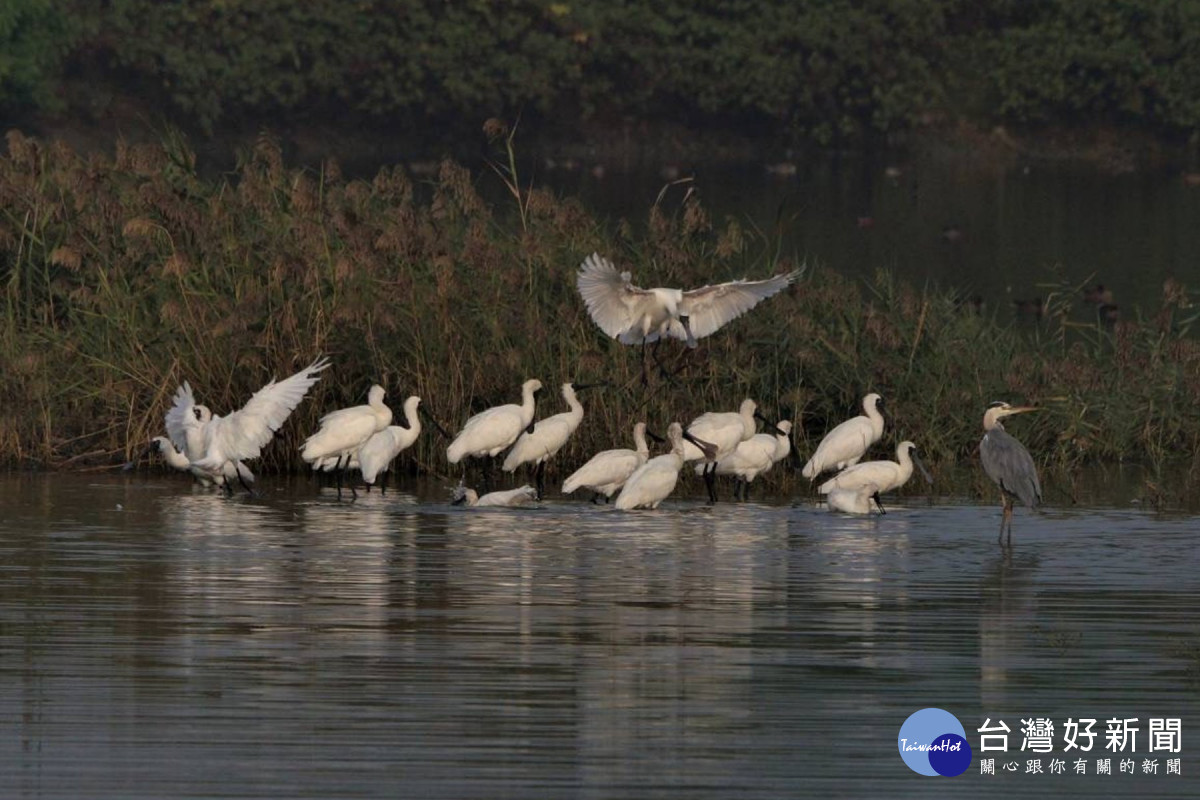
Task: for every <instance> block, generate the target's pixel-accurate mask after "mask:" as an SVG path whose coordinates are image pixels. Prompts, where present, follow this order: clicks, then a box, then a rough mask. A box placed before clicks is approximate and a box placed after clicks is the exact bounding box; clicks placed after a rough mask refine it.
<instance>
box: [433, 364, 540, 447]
mask: <svg viewBox="0 0 1200 800" xmlns="http://www.w3.org/2000/svg"><path fill="white" fill-rule="evenodd" d="M541 388H542V382H541V381H539V380H537V379H536V378H534V379H531V380H527V381H525V383H524V384H522V385H521V403H520V404H519V405H517V404H509V405H503V406H493V407H492V408H489V409H486V410H484V411H481V412H479V413H478V414H476V415H475V416H473V417H471V418H470V419H468V420H467V421H466V423H464V424H463V427H462V430H461V431H459V433H458V436H456V437H454V441H452V442H451V443H450V445H449V446H448V447H447V448H446V460H447V461H449V462H450V463H451V464H457V463H458V462H459V461H461V460H462V459H463V458H466V457H475V458H479V457H482V456H489V457H491V456H496V455H498V454H499V453H500V452H501V451H502V450H504V448H506V447H508V446H509V445H511V444H512V443H513V442H515V441H516V440H517V437H518V436H520V435H521V432H522V431H523V430H525V429H526V428H528V427H529V423H530V422H532V421H533V415H534V411H535V409H536V405H535V403H534V393H535V392H537V391H538V390H539V389H541Z"/></svg>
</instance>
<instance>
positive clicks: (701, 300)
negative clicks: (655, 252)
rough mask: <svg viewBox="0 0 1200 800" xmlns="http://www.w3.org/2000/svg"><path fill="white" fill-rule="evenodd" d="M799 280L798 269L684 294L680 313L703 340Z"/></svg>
mask: <svg viewBox="0 0 1200 800" xmlns="http://www.w3.org/2000/svg"><path fill="white" fill-rule="evenodd" d="M798 277H800V272H799V270H797V271H795V272H789V273H787V274H786V275H776V276H775V277H773V278H767V279H766V280H763V281H746V280H741V281H730V282H729V283H718V284H716V285H714V286H702V287H700V288H699V289H692V290H690V291H686V292H684V293H683V301H682V302H681V303H680V304H679V314H680V316H685V317H687V318H688V324H689V327H690V328H691V329H692V336H694V337H695V338H697V339H701V338H703V337H705V336H708V335H709V334H711V333H714V332H715V331H717V330H718V329H719V328H720V327H721V326H722V325H724V324H725V323H727V322H729V321H730V320H733V319H736V318H737V317H740V316H741V315H742V314H745V313H746V312H747V311H749V310H750V309H752V308H754V307H755V306H756V305H758V304H759V303H760V302H762V301H763V300H766V299H767V298H768V297H770V296H772V295H774V294H777V293H779V292H781V291H783V290H784V289H786V288H787V287H788V284H790V283H791V282H792V281H794V280H796V278H798ZM680 338H683V337H680Z"/></svg>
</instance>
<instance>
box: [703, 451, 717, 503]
mask: <svg viewBox="0 0 1200 800" xmlns="http://www.w3.org/2000/svg"><path fill="white" fill-rule="evenodd" d="M704 485H705V486H706V487H708V502H710V503H715V502H717V464H716V462H715V461H714V462H713V463H711V464H707V465H705V467H704Z"/></svg>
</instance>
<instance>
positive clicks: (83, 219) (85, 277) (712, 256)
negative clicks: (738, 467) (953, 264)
mask: <svg viewBox="0 0 1200 800" xmlns="http://www.w3.org/2000/svg"><path fill="white" fill-rule="evenodd" d="M492 133H493V135H495V136H496V137H497V141H498V142H499V143H500V146H501V149H500V151H499V152H498V153H497V155H498V158H499V161H498V163H497V167H496V170H495V174H493V173H491V172H488V173H485V174H484V175H479V176H473V175H471V174H470V173H469V172H468V171H467V170H465V169H464V168H462V167H460V166H457V165H455V164H454V163H452V162H445V163H443V164H442V165H441V168H440V171H439V173H438V175H437V177H436V179H433V180H431V181H429V182H414V180H413V179H411V178H410V177H409V176H408V175H406V174H405V173H404V172H403V171H402V170H401V169H399V168H385V169H383V170H381V171H380V172H379V173H378V174H377V175H375V177H374V178H373V179H371V180H346V179H344V178H343V177H342V176H341V174H340V173H339V170H338V167H337V165H336V164H335V163H333V162H329V163H326V164H325V165H324V167H323V168H322V169H320V170H318V171H308V170H301V169H295V168H290V167H289V166H288V165H287V164H286V163H284V160H283V158H282V156H281V154H280V151H279V148H278V147H277V145H276V144H275V143H274V142H273V141H272V140H270V139H268V138H263V139H260V141H259V142H258V143H257V145H256V146H255V147H254V148H253V150H252V151H251V152H248V153H246V154H245V155H244V157H243V159H242V163H241V164H240V166H239V167H238V169H237V170H236V172H235V173H234V174H232V175H229V176H226V177H224V178H221V179H218V180H205V179H202V178H200V177H198V176H197V173H196V170H195V165H194V157H193V156H192V153H191V152H190V151H189V150H188V148H187V146H186V143H185V142H184V141H183V140H182V139H180V138H171V139H167V140H166V141H164V142H163V143H162V144H159V145H136V146H126V145H122V146H120V147H119V148H118V149H117V151H116V152H115V154H114V155H113V156H111V157H110V156H106V155H99V154H95V153H91V154H87V155H81V154H80V153H77V152H74V151H72V150H71V149H69V148H68V147H66V146H64V145H61V144H46V143H43V142H39V141H36V140H33V139H30V138H27V137H25V136H23V135H21V134H19V133H16V132H11V133H9V134H8V156H7V157H6V158H4V159H2V160H0V287H2V295H0V303H3V307H4V316H3V327H2V328H0V363H3V364H4V365H5V366H4V369H3V370H0V459H3V461H4V462H5V463H8V464H10V465H16V464H20V465H45V466H52V467H57V466H75V467H80V466H87V465H104V464H119V463H120V462H122V461H124V460H126V459H128V458H131V457H133V456H135V455H137V454H138V453H139V452H140V451H141V450H142V448H144V447H145V445H146V443H147V442H148V441H149V439H150V437H152V436H154V435H157V434H159V433H160V432H161V431H162V425H163V422H162V420H163V414H164V412H165V410H166V408H167V406H168V404H169V400H170V396H171V395H172V393H173V392H174V390H175V387H176V386H177V385H178V384H179V383H180V382H181V381H183V380H185V379H186V380H188V381H190V382H191V384H192V386H193V387H194V388H195V389H196V391H197V394H198V397H200V398H201V402H204V403H206V404H208V405H210V406H211V407H213V408H214V409H215V410H217V412H218V413H222V412H228V411H229V410H232V409H234V408H236V407H238V406H240V405H241V404H242V403H243V402H244V401H245V400H246V399H247V398H248V397H249V396H250V394H251V393H253V392H254V391H255V390H257V389H258V388H259V387H260V386H261V385H262V384H264V383H265V382H266V381H267V380H268V379H270V378H271V377H273V376H277V377H282V376H285V375H287V374H290V373H291V372H293V371H295V370H297V369H299V368H301V367H302V366H304V365H306V364H308V363H309V362H310V361H311V360H312V359H313V358H314V357H315V356H316V355H317V354H319V353H326V354H329V355H331V356H332V357H333V359H334V361H335V364H336V366H335V367H334V368H333V369H331V370H330V371H328V372H327V373H326V375H325V378H324V380H322V381H321V382H320V383H319V384H318V385H317V387H316V389H315V391H314V392H313V394H312V395H310V398H309V399H308V400H306V401H305V402H304V403H303V404H302V405H301V406H300V408H299V409H298V410H297V412H296V413H295V414H294V415H293V417H292V419H291V420H289V422H288V424H287V425H286V426H285V428H284V430H283V432H282V435H281V437H280V439H281V441H279V442H277V443H275V444H273V445H272V446H271V447H269V448H268V451H267V454H266V459H265V462H266V463H265V466H266V467H267V468H275V469H281V468H284V469H286V468H295V467H298V466H299V465H298V463H297V459H296V448H297V445H298V443H299V442H300V440H301V439H302V437H303V436H304V435H305V434H306V433H307V432H309V431H311V430H313V429H314V426H315V423H316V420H317V418H318V417H319V416H320V415H321V413H323V412H324V411H328V410H329V409H331V408H334V407H339V406H344V405H351V404H356V403H359V402H362V397H363V394H364V392H365V391H366V389H367V387H368V386H369V385H370V384H371V383H372V382H375V381H378V382H381V383H383V384H384V385H385V386H386V387H387V389H388V391H389V396H390V399H391V402H392V403H393V404H394V405H395V406H397V407H398V405H399V403H400V401H401V400H402V399H403V397H404V396H406V395H407V394H410V393H415V394H419V395H421V396H422V397H423V398H425V400H426V403H427V406H428V407H429V409H430V410H431V411H433V412H434V414H435V415H436V416H437V417H438V418H439V419H440V420H442V422H443V423H444V424H445V425H447V426H448V427H450V428H456V427H457V426H459V425H460V424H461V422H462V421H463V420H465V419H466V418H467V416H468V415H469V414H471V413H473V412H474V411H477V410H479V409H481V408H483V407H486V406H489V405H494V404H497V403H501V402H513V401H514V400H515V398H516V396H517V391H518V386H519V385H520V383H521V382H522V381H523V380H525V379H526V378H529V377H538V378H540V379H541V380H542V381H543V382H544V383H545V384H546V385H547V387H548V389H549V390H548V391H547V392H546V397H545V400H544V403H543V404H542V406H541V410H542V413H554V412H555V411H557V410H558V409H560V408H561V407H562V404H561V401H559V400H558V399H557V397H556V396H555V395H556V392H555V387H556V386H557V385H558V384H560V383H561V382H563V381H566V380H572V379H574V380H580V381H588V382H591V381H594V380H597V379H601V378H605V379H608V380H609V381H611V382H612V383H613V384H614V385H613V386H612V387H611V388H610V389H608V390H601V391H598V392H596V393H594V394H592V395H591V396H590V397H588V398H587V399H586V400H585V405H586V407H587V416H586V417H585V422H584V425H583V426H582V428H581V429H580V431H579V435H578V436H577V437H576V439H574V440H573V441H572V443H571V444H570V445H569V447H568V450H567V451H565V452H564V453H563V455H562V458H561V460H560V461H559V463H560V464H561V467H559V468H560V469H563V468H565V469H569V468H571V467H572V466H573V465H575V464H578V463H579V462H580V461H581V460H582V459H583V458H584V457H585V456H586V455H587V454H590V453H591V452H593V451H595V450H596V449H602V448H605V447H611V446H614V445H616V444H617V443H621V442H625V441H626V440H627V439H628V438H629V430H630V428H631V427H632V425H633V422H634V421H636V420H637V419H646V420H648V421H649V422H650V424H651V425H652V426H653V427H657V428H660V429H662V428H665V427H666V425H667V423H669V422H670V421H671V420H675V419H679V420H687V419H691V418H692V417H693V416H694V415H696V414H698V413H700V412H702V411H704V410H711V409H721V408H735V407H736V406H737V404H738V403H739V402H740V400H741V399H742V397H744V396H752V397H754V398H756V399H757V400H758V401H759V403H760V404H761V406H762V407H763V408H764V409H765V410H766V412H767V413H768V414H771V415H774V416H777V417H782V418H790V419H792V420H794V421H796V423H797V431H796V436H795V438H796V446H797V448H798V449H799V450H800V451H801V452H802V453H807V452H809V451H811V449H812V447H813V446H814V444H815V439H816V438H817V437H819V436H820V435H822V434H823V433H824V432H825V430H827V428H828V427H829V426H830V425H832V424H833V423H835V422H837V421H840V420H841V419H843V418H845V417H846V416H847V415H848V414H850V413H851V412H853V411H854V409H856V408H857V406H858V401H859V397H860V396H861V395H862V394H863V393H865V392H866V391H870V390H875V391H879V392H881V393H882V394H883V395H884V396H885V397H886V398H887V400H888V404H889V410H890V413H891V415H892V416H891V418H892V424H891V432H890V433H889V435H888V439H887V444H886V446H887V447H891V446H893V445H894V444H895V442H896V441H898V440H899V439H900V438H912V439H914V440H915V441H917V442H919V443H920V445H921V446H922V447H923V448H924V450H925V452H926V453H927V455H928V457H929V460H931V461H932V462H934V463H935V464H940V465H942V466H944V467H950V466H953V465H955V464H962V463H967V462H970V461H971V460H972V459H973V458H974V457H975V450H976V446H977V443H978V440H979V438H980V434H981V431H980V420H981V417H982V413H983V410H984V408H985V406H986V405H987V403H988V402H990V401H991V400H994V399H1008V400H1010V401H1012V402H1033V403H1037V404H1040V405H1042V406H1043V407H1044V408H1045V411H1044V412H1043V413H1041V414H1036V415H1030V416H1029V417H1026V418H1023V419H1022V421H1021V422H1019V423H1017V424H1016V425H1015V427H1016V428H1018V433H1019V435H1020V438H1022V439H1023V440H1024V441H1026V442H1027V443H1028V445H1029V446H1030V449H1031V450H1032V451H1033V452H1034V453H1035V454H1037V457H1038V458H1039V460H1040V461H1041V462H1042V463H1043V466H1045V467H1065V468H1073V467H1075V466H1078V465H1079V464H1083V463H1088V462H1116V461H1121V460H1128V461H1135V462H1139V463H1144V464H1147V465H1150V466H1151V467H1161V466H1163V465H1165V464H1168V463H1171V464H1176V463H1177V462H1178V460H1179V459H1180V458H1183V459H1184V460H1185V466H1186V467H1188V468H1189V470H1190V472H1189V475H1190V480H1191V481H1192V482H1195V481H1196V480H1197V477H1198V476H1200V456H1198V455H1197V454H1198V453H1200V416H1198V415H1197V414H1196V413H1195V409H1196V408H1197V406H1198V404H1200V342H1198V341H1197V340H1196V338H1195V337H1194V336H1191V335H1189V332H1190V327H1191V325H1192V324H1193V323H1194V322H1195V320H1196V311H1195V305H1194V302H1193V299H1192V298H1189V295H1188V292H1187V290H1186V288H1185V287H1182V286H1179V285H1178V284H1175V283H1168V284H1167V285H1166V286H1165V287H1164V291H1163V299H1162V305H1161V309H1160V311H1159V312H1158V314H1157V316H1155V317H1153V318H1151V319H1148V320H1145V321H1138V322H1133V321H1121V322H1117V323H1116V324H1115V325H1114V326H1113V327H1111V328H1109V327H1102V326H1100V324H1099V323H1097V324H1096V325H1091V326H1077V325H1072V324H1071V323H1069V322H1067V314H1066V313H1065V312H1066V309H1067V308H1068V307H1070V306H1071V305H1072V304H1073V303H1078V294H1077V293H1076V292H1075V290H1073V289H1071V288H1070V287H1063V291H1061V292H1060V293H1058V294H1056V295H1052V296H1051V297H1050V298H1049V301H1048V306H1049V314H1048V317H1047V319H1046V321H1045V322H1044V323H1043V324H1042V325H1041V326H1040V327H1038V328H1037V329H1036V330H1035V331H1034V332H1033V333H1032V334H1030V333H1028V332H1025V331H1018V330H1016V329H1014V328H1012V327H1011V326H1008V325H1004V324H1000V323H999V322H997V320H995V319H994V318H992V317H989V316H987V315H980V314H978V313H977V312H976V311H975V310H974V309H973V306H972V304H971V303H969V302H967V303H964V302H961V301H962V298H959V297H957V296H955V295H954V294H953V293H950V292H939V291H932V290H917V289H915V288H914V287H912V286H908V285H904V284H901V283H899V282H897V281H895V280H894V279H893V278H892V277H891V276H890V275H889V274H888V273H880V274H879V275H878V276H877V277H876V279H875V280H874V281H872V282H870V283H868V284H866V285H858V284H856V283H852V282H849V281H847V280H845V279H843V278H841V277H840V276H838V275H837V274H834V273H831V272H828V271H825V270H822V269H821V268H820V267H819V265H810V266H809V269H808V271H807V274H806V276H805V278H804V279H803V281H802V282H801V283H800V284H799V285H797V286H796V287H794V288H793V289H792V290H790V291H789V292H787V293H785V294H782V295H780V296H777V297H775V298H772V299H771V300H770V301H768V302H766V303H764V304H763V305H762V306H761V307H760V308H758V309H755V311H754V312H753V313H752V314H750V315H748V316H747V317H746V318H744V319H741V320H738V321H737V322H736V323H734V324H732V325H731V326H730V327H729V328H728V329H726V330H724V331H722V332H721V333H720V334H718V335H715V336H713V337H711V338H709V339H706V340H704V341H703V343H702V346H701V347H700V348H699V349H697V350H695V351H688V350H686V349H683V348H679V347H673V346H670V345H671V344H672V343H668V344H667V345H664V347H663V353H664V356H665V358H666V359H667V360H668V361H669V362H670V363H671V364H672V366H674V367H678V368H679V369H680V370H681V372H680V375H679V377H678V379H677V380H676V381H675V382H668V381H665V380H663V379H662V378H661V377H660V376H657V375H656V376H653V377H652V379H651V383H650V385H649V386H648V387H644V386H643V385H642V382H641V380H640V376H641V372H640V366H639V354H638V351H637V350H636V349H633V348H627V347H623V346H621V345H619V344H617V343H615V342H613V341H611V340H608V339H607V338H605V336H604V335H603V334H602V332H600V331H599V329H598V328H597V327H596V326H595V325H594V324H592V322H591V321H590V320H589V319H588V317H587V315H586V312H585V310H584V308H583V305H582V303H581V302H580V300H579V297H578V294H577V292H576V290H575V286H574V276H575V272H576V269H577V265H578V264H579V263H580V261H581V260H582V258H583V257H584V256H585V255H586V254H588V253H591V252H593V251H599V252H601V253H607V254H610V255H611V256H612V257H614V258H615V259H616V260H617V261H618V263H620V264H622V265H624V266H627V267H629V268H631V269H632V270H633V271H634V273H635V275H636V276H638V278H639V279H640V280H641V281H642V282H644V284H646V285H681V286H688V285H698V284H701V283H705V282H709V281H712V280H719V279H726V278H734V277H741V276H743V275H749V276H766V275H769V274H772V273H774V272H776V271H782V270H786V269H790V268H793V267H795V266H798V265H796V264H794V263H789V261H788V260H787V259H786V258H780V257H778V255H777V254H776V249H775V247H774V244H773V243H772V242H770V241H766V240H764V239H763V238H762V237H761V236H760V235H758V234H756V233H754V232H752V231H748V230H745V229H743V228H742V227H741V226H740V225H739V223H738V222H737V221H735V220H733V219H727V220H714V219H712V218H711V217H710V216H709V215H708V213H707V212H706V211H705V210H704V208H703V207H701V206H700V204H699V203H698V202H697V201H696V198H695V197H694V196H693V195H691V194H688V193H686V192H684V191H683V188H682V187H674V188H671V189H670V190H668V191H665V192H664V195H663V196H662V198H661V200H660V202H658V203H657V204H655V205H654V206H653V207H651V208H649V209H647V214H648V225H647V226H646V232H645V233H639V234H635V233H633V232H632V229H631V227H630V226H628V225H622V226H619V227H617V228H616V229H611V228H608V227H605V226H604V225H603V224H601V223H600V222H598V221H597V220H596V219H594V218H593V217H591V216H590V215H589V214H588V213H587V212H585V211H584V210H583V209H582V207H581V206H580V205H578V204H577V203H576V202H575V201H572V200H570V199H566V200H564V199H560V198H557V197H555V196H553V195H551V194H549V193H546V192H543V191H532V192H529V191H524V190H522V189H520V188H519V187H520V182H519V179H518V178H519V176H514V175H513V174H512V173H511V171H510V168H509V167H508V166H506V158H507V153H505V152H504V148H503V146H504V143H505V142H509V141H510V140H508V139H505V138H504V130H503V128H502V126H500V125H499V124H498V123H493V127H492ZM483 180H487V181H496V180H502V181H505V182H506V183H507V184H508V185H509V186H510V188H511V190H512V203H511V204H507V205H505V206H503V207H501V208H492V207H489V206H488V205H487V204H485V203H484V202H483V201H482V200H481V199H480V196H479V194H478V193H477V191H476V189H477V186H476V183H477V181H483ZM893 437H894V438H893ZM444 445H445V443H444V442H442V441H440V440H439V439H438V437H437V436H436V435H435V434H433V433H429V434H426V435H423V436H422V437H421V439H420V442H419V445H418V447H417V448H416V449H415V451H414V453H415V456H416V463H419V464H421V465H422V466H423V467H424V468H425V469H428V470H431V471H435V472H441V471H444V470H445V469H446V465H445V462H444V456H443V450H444ZM406 463H410V464H411V463H412V462H406ZM974 473H975V474H978V470H974ZM551 479H552V480H553V475H552V477H551Z"/></svg>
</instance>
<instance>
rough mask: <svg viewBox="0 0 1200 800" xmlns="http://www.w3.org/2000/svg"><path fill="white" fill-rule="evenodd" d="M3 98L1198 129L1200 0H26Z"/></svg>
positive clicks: (582, 120) (434, 127) (811, 122)
mask: <svg viewBox="0 0 1200 800" xmlns="http://www.w3.org/2000/svg"><path fill="white" fill-rule="evenodd" d="M0 44H2V45H3V47H0V107H7V109H8V110H9V112H10V113H17V114H20V113H28V112H30V111H31V110H34V109H38V108H41V109H50V110H51V111H54V110H59V109H63V108H71V109H72V110H73V111H74V112H76V113H79V112H89V113H93V114H97V115H104V114H106V113H108V112H109V111H110V110H111V109H112V108H113V107H114V106H117V105H119V104H120V103H121V102H122V100H123V99H128V98H131V97H137V98H140V99H139V101H138V102H139V104H140V105H139V108H141V109H142V110H143V111H147V110H150V111H153V112H156V113H157V112H161V113H165V114H166V115H167V116H169V117H171V118H173V119H174V120H175V121H176V122H179V123H182V124H194V125H197V126H200V127H202V128H204V129H208V130H212V129H213V128H214V127H215V126H227V125H234V124H239V123H249V124H250V125H251V126H252V127H256V126H257V125H259V124H261V123H262V122H264V121H268V120H269V121H271V122H272V123H276V124H277V123H280V122H293V123H297V124H302V123H303V122H304V121H305V120H315V119H319V120H329V119H340V120H342V121H343V122H355V121H357V122H361V121H364V120H367V121H370V120H374V121H376V122H378V123H380V124H383V125H389V126H392V127H393V129H395V130H399V131H402V135H414V134H417V133H419V132H423V133H425V134H427V135H430V136H431V138H432V139H434V140H436V138H437V137H438V136H439V135H440V134H442V133H444V132H445V131H447V130H450V131H453V130H456V126H458V125H460V124H463V123H461V121H463V120H465V121H466V122H465V125H466V128H467V130H468V132H469V133H471V134H474V132H475V130H476V126H477V125H478V123H479V121H480V120H482V119H484V118H486V117H488V116H489V115H498V116H501V117H503V118H510V119H511V118H513V117H514V116H516V115H517V114H523V115H525V118H526V119H529V118H530V117H533V118H535V119H536V122H537V126H536V127H538V128H539V129H545V128H546V127H547V126H548V124H549V123H556V124H559V125H563V126H566V127H568V128H569V129H571V130H575V131H578V130H582V129H584V128H586V126H588V125H591V124H594V123H597V122H601V123H609V124H612V123H620V122H622V121H625V120H629V119H636V120H638V121H643V120H650V121H653V120H667V121H670V122H672V123H683V124H686V125H689V126H691V127H693V128H700V127H703V126H713V125H725V126H735V127H738V128H739V129H743V130H750V131H755V132H758V133H763V132H767V133H769V134H771V135H772V136H777V137H779V138H781V139H788V140H815V141H817V142H822V143H830V142H839V143H845V142H854V141H861V140H863V139H868V138H871V137H877V136H879V135H883V134H890V133H893V132H897V131H904V130H908V129H911V128H913V127H914V126H924V125H937V124H946V123H955V122H957V121H960V120H966V121H968V122H970V123H973V124H976V125H980V126H990V125H992V124H995V123H1023V124H1031V125H1040V124H1056V125H1071V126H1094V125H1119V126H1130V127H1134V128H1138V129H1142V130H1147V131H1151V132H1153V133H1155V134H1158V135H1161V136H1165V137H1168V138H1175V139H1187V138H1189V137H1192V138H1193V139H1194V137H1195V134H1196V131H1197V129H1198V126H1200V99H1198V98H1200V3H1197V2H1195V0H994V1H993V2H989V3H977V2H972V0H878V2H870V3H867V2H862V1H861V0H720V2H713V1H712V0H699V2H697V0H662V2H655V3H650V2H646V1H645V0H568V1H567V2H550V1H549V0H506V1H505V2H498V1H496V0H469V1H468V2H454V3H448V2H444V0H355V2H346V0H305V2H298V0H177V2H171V3H162V2H158V1H157V0H109V1H108V2H105V3H93V2H83V0H61V1H60V2H52V1H51V0H11V2H9V3H7V4H6V5H5V7H4V8H3V9H0Z"/></svg>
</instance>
